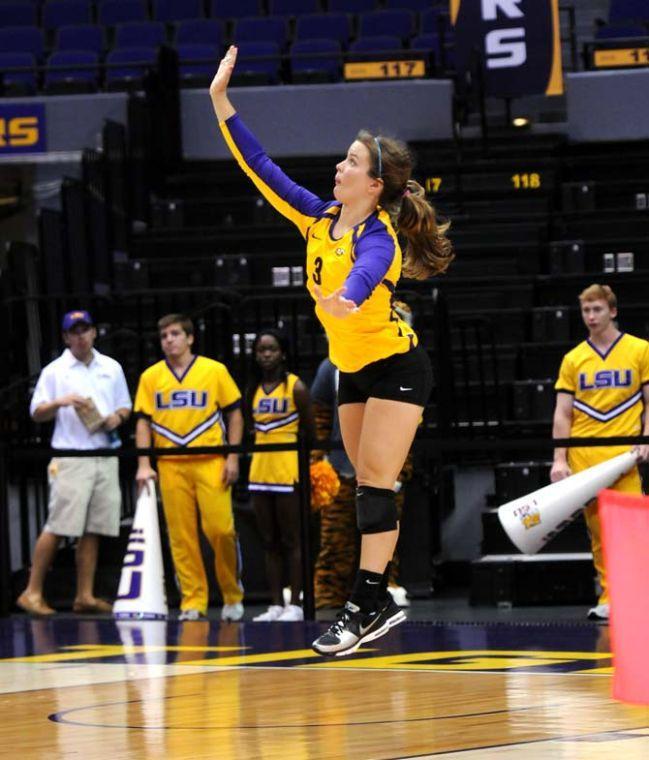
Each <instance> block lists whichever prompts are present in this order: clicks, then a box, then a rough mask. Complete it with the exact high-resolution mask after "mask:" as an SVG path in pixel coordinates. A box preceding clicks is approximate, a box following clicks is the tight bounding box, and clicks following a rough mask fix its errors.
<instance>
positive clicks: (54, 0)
mask: <svg viewBox="0 0 649 760" xmlns="http://www.w3.org/2000/svg"><path fill="white" fill-rule="evenodd" d="M91 20H92V18H91V6H90V3H89V2H78V0H50V2H48V3H46V4H45V5H44V6H43V21H42V24H41V26H42V27H43V28H44V29H58V28H59V27H61V26H73V25H75V24H89V23H90V22H91Z"/></svg>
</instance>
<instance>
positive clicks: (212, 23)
mask: <svg viewBox="0 0 649 760" xmlns="http://www.w3.org/2000/svg"><path fill="white" fill-rule="evenodd" d="M174 42H175V44H176V45H177V46H178V45H212V47H217V48H220V47H221V46H222V45H223V23H222V22H221V21H219V20H218V19H215V18H196V19H190V20H189V21H179V22H178V23H177V24H176V33H175V35H174Z"/></svg>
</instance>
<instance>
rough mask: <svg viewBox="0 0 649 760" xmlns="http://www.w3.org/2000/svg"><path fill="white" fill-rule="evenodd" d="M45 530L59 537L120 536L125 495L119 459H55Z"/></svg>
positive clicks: (50, 473) (49, 470)
mask: <svg viewBox="0 0 649 760" xmlns="http://www.w3.org/2000/svg"><path fill="white" fill-rule="evenodd" d="M47 474H48V480H49V484H50V500H49V506H48V517H47V523H46V524H45V530H47V531H48V532H49V533H54V534H55V535H57V536H83V535H84V534H85V533H96V534H98V535H101V536H117V535H118V534H119V517H120V506H121V502H122V495H121V491H120V488H119V464H118V460H117V457H87V458H86V457H80V458H70V457H60V458H57V457H55V458H54V459H52V461H51V462H50V464H49V466H48V468H47Z"/></svg>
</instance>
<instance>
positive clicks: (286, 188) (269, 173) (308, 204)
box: [219, 113, 330, 235]
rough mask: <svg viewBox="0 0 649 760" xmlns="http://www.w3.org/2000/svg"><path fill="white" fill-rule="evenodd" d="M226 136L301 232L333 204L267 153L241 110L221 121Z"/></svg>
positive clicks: (269, 196)
mask: <svg viewBox="0 0 649 760" xmlns="http://www.w3.org/2000/svg"><path fill="white" fill-rule="evenodd" d="M219 126H220V127H221V131H222V133H223V137H224V138H225V141H226V143H227V144H228V147H229V148H230V150H231V151H232V154H233V156H234V157H235V159H236V160H237V162H238V164H239V165H240V166H241V168H242V169H243V171H244V172H245V173H246V174H247V175H248V176H249V177H250V179H251V180H252V181H253V182H254V183H255V185H256V186H257V188H258V189H259V190H260V192H261V193H262V195H263V196H264V197H265V198H266V199H267V200H268V202H269V203H270V204H271V205H272V206H273V207H274V208H275V209H277V211H279V212H280V213H281V214H283V215H284V216H285V217H287V218H288V219H290V220H291V221H292V222H293V223H294V224H296V225H297V226H298V227H299V228H300V231H301V232H302V234H303V235H304V234H305V231H306V229H307V228H308V226H309V225H310V224H311V223H312V222H313V219H314V218H317V217H318V216H320V214H321V213H322V212H323V211H324V210H325V209H326V208H327V206H328V205H329V204H330V201H329V202H325V201H323V200H321V199H320V198H318V196H317V195H314V194H313V193H312V192H310V191H309V190H307V189H305V188H304V187H302V186H301V185H298V184H297V183H296V182H293V180H292V179H291V178H290V177H288V176H287V175H286V174H284V172H283V171H282V170H281V169H280V168H279V166H277V164H275V163H274V162H273V161H271V159H270V158H269V157H268V155H267V154H266V152H265V151H264V149H263V147H262V146H261V144H260V143H259V141H258V140H257V138H256V137H255V136H254V135H253V134H252V132H251V131H250V130H249V129H248V128H247V127H246V125H245V124H244V123H243V120H242V119H241V117H240V116H239V114H237V113H235V114H234V115H233V116H231V117H230V118H229V119H227V120H226V121H224V122H221V123H220V124H219Z"/></svg>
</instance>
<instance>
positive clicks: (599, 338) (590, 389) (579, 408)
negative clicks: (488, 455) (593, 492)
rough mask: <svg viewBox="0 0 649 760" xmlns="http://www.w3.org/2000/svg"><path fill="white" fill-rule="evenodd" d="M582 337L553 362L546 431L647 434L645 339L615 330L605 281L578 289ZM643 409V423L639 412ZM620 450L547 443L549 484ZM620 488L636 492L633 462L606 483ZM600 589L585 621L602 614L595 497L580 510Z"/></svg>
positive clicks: (643, 452)
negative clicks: (550, 449) (555, 372)
mask: <svg viewBox="0 0 649 760" xmlns="http://www.w3.org/2000/svg"><path fill="white" fill-rule="evenodd" d="M579 302H580V305H581V316H582V319H583V321H584V324H585V325H586V327H587V328H588V339H587V340H585V341H583V342H582V343H580V344H579V345H578V346H576V347H575V348H573V349H572V351H569V352H568V353H567V354H566V355H565V356H564V357H563V361H562V362H561V369H560V370H559V378H558V380H557V382H556V385H555V390H556V391H557V401H556V408H555V412H554V424H553V428H552V437H553V438H570V437H575V438H591V437H602V438H604V437H613V436H627V435H629V436H631V435H639V434H640V432H641V431H643V430H644V435H647V434H649V415H648V414H647V411H646V410H647V404H649V343H647V341H646V340H642V339H641V338H636V337H634V336H633V335H628V334H627V333H622V332H620V331H619V330H618V328H617V326H616V324H615V322H614V321H613V320H614V319H615V317H616V316H617V299H616V297H615V293H613V291H612V290H611V289H610V288H609V287H608V285H591V286H589V287H588V288H586V290H584V291H583V292H582V293H581V294H580V296H579ZM643 411H644V425H643V422H642V414H643ZM624 451H628V446H591V447H588V448H581V447H571V448H569V449H565V448H557V449H555V450H554V462H553V464H552V470H551V471H550V478H551V480H552V482H553V483H555V482H557V481H558V480H561V479H562V478H566V477H568V476H569V475H571V474H572V473H573V472H581V471H582V470H585V469H587V468H588V467H593V466H594V465H596V464H599V463H600V462H604V461H606V460H607V459H612V458H613V457H615V456H617V455H618V454H621V453H623V452H624ZM636 451H637V452H638V459H639V460H640V461H647V458H648V456H649V446H637V447H636ZM611 487H612V488H613V490H615V491H621V492H623V493H636V494H641V493H642V484H641V482H640V473H639V472H638V468H637V467H633V469H631V470H630V471H629V472H627V473H626V474H625V475H623V476H622V477H621V478H620V479H619V480H618V481H617V482H616V483H614V484H613V486H611ZM584 516H585V518H586V524H587V526H588V531H589V533H590V542H591V547H592V551H593V562H594V564H595V569H596V570H597V574H598V576H599V585H600V587H601V594H600V596H599V600H598V603H597V605H596V606H595V607H593V608H592V609H591V610H590V611H589V612H588V617H589V618H590V619H591V620H608V614H609V605H608V589H607V582H606V568H605V567H604V556H603V551H602V538H601V529H600V522H599V516H598V514H597V500H594V501H592V502H591V503H590V504H589V505H588V506H587V507H586V510H585V512H584Z"/></svg>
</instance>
